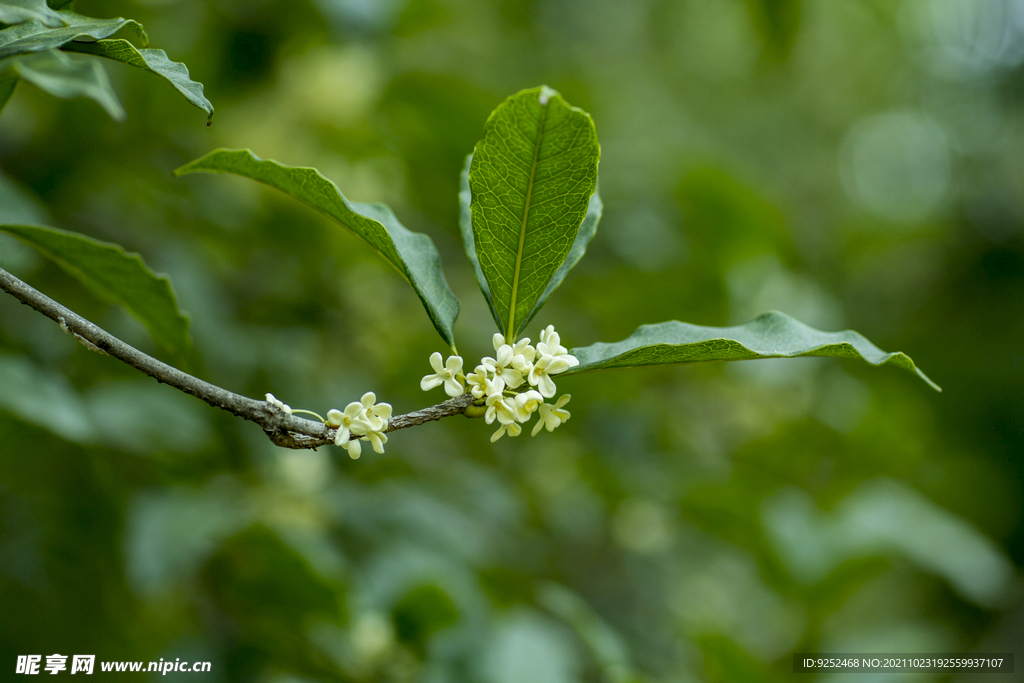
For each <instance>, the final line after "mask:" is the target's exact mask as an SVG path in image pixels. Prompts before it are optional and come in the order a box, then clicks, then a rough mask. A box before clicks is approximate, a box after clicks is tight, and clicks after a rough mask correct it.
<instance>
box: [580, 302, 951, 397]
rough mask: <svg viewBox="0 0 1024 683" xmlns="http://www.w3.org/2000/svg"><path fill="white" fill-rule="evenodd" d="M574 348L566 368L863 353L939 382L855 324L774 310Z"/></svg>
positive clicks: (667, 326) (652, 328)
mask: <svg viewBox="0 0 1024 683" xmlns="http://www.w3.org/2000/svg"><path fill="white" fill-rule="evenodd" d="M569 353H571V354H572V355H573V356H575V357H576V358H577V359H578V360H579V362H580V364H579V365H577V366H576V367H574V368H571V369H569V370H568V371H567V372H565V373H564V374H566V375H569V374H577V373H581V372H590V371H592V370H607V369H610V368H627V367H636V366H641V365H664V364H669V363H701V362H706V361H714V360H753V359H757V358H796V357H798V356H827V357H833V358H861V359H863V360H865V361H867V362H868V363H870V364H871V365H893V366H895V367H897V368H902V369H904V370H908V371H910V372H913V373H915V374H916V375H917V376H918V377H920V378H921V379H923V380H924V381H925V382H927V383H928V385H929V386H930V387H932V388H933V389H935V390H936V391H942V389H940V388H939V386H938V385H937V384H935V382H933V381H931V380H930V379H928V377H927V376H926V375H925V374H924V373H923V372H921V371H920V370H919V369H918V368H917V366H916V365H914V361H912V360H910V357H909V356H907V355H905V354H903V353H898V352H897V353H886V352H884V351H882V350H881V349H879V348H878V347H877V346H875V345H874V344H872V343H871V342H869V341H868V340H867V339H865V338H864V337H863V336H862V335H860V334H859V333H857V332H853V331H852V330H846V331H844V332H821V331H819V330H816V329H814V328H812V327H808V326H807V325H804V324H803V323H801V322H798V321H796V320H794V319H793V318H791V317H789V316H788V315H785V314H783V313H779V312H777V311H771V312H769V313H762V314H761V315H759V316H758V317H756V318H754V319H753V320H751V321H750V322H749V323H747V324H745V325H739V326H737V327H701V326H700V325H690V324H688V323H681V322H678V321H675V320H673V321H671V322H665V323H659V324H657V325H642V326H641V327H639V328H638V329H637V331H636V332H634V333H633V334H632V335H630V336H629V337H628V338H626V339H624V340H623V341H620V342H617V343H614V344H605V343H598V344H592V345H590V346H586V347H583V348H579V349H572V350H571V351H570V352H569Z"/></svg>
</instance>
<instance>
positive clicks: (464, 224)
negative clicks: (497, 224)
mask: <svg viewBox="0 0 1024 683" xmlns="http://www.w3.org/2000/svg"><path fill="white" fill-rule="evenodd" d="M472 163H473V154H472V152H471V153H469V154H467V155H466V163H465V164H463V165H462V178H461V182H460V183H459V229H460V230H461V231H462V246H463V247H464V248H465V250H466V256H468V257H469V262H470V263H471V264H473V272H474V273H476V282H477V284H478V285H480V291H481V292H482V293H483V295H484V299H486V300H487V306H488V307H489V308H490V309H491V315H492V316H493V317H494V322H495V323H496V324H497V325H498V329H502V326H501V316H500V315H498V309H496V308H495V307H494V300H493V299H491V287H490V285H488V284H487V278H485V277H484V271H482V270H481V269H480V259H478V258H477V256H476V240H475V239H474V238H473V215H472V212H471V211H470V205H471V204H472V200H473V193H472V192H471V191H470V189H469V167H470V165H471V164H472Z"/></svg>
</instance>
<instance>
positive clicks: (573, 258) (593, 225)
mask: <svg viewBox="0 0 1024 683" xmlns="http://www.w3.org/2000/svg"><path fill="white" fill-rule="evenodd" d="M472 163H473V155H472V153H470V154H467V155H466V163H465V164H463V166H462V179H461V183H460V185H459V227H460V228H461V230H462V244H463V246H464V247H465V249H466V256H468V257H469V261H470V263H472V264H473V272H474V273H476V281H477V284H479V285H480V291H481V292H483V295H484V298H485V299H486V300H487V305H488V307H490V309H491V315H492V316H493V317H494V322H495V323H497V324H498V327H499V328H501V327H502V322H501V316H499V315H498V311H497V309H496V308H495V307H494V302H493V301H492V300H491V288H490V286H489V285H488V284H487V278H485V277H484V272H483V271H482V270H481V269H480V260H479V259H478V258H477V255H476V241H475V239H474V238H473V215H472V212H471V210H470V206H471V204H472V199H473V193H472V191H471V190H470V189H469V167H470V165H471V164H472ZM603 210H604V205H603V204H602V203H601V197H600V196H598V193H597V190H596V189H595V190H594V194H593V195H591V197H590V203H589V204H588V206H587V215H586V217H585V218H584V219H583V225H581V226H580V230H579V232H578V233H576V240H575V241H574V242H573V243H572V248H571V249H569V254H568V256H566V257H565V261H564V262H563V263H562V265H561V266H559V268H558V270H557V271H555V274H554V276H552V278H551V281H550V282H548V286H547V288H545V289H544V293H543V294H541V295H540V298H538V299H537V303H535V304H534V305H533V309H532V310H531V311H530V313H529V314H528V315H527V316H526V319H525V320H523V324H522V325H521V326H520V329H522V328H523V327H525V326H526V325H527V323H529V322H530V321H531V320H532V319H533V316H535V315H537V311H539V310H540V308H541V306H543V305H544V303H545V302H546V301H547V300H548V297H549V296H551V293H552V292H554V291H555V290H556V289H557V288H558V285H560V284H562V280H564V279H565V276H566V275H568V274H569V271H570V270H572V269H573V267H574V266H575V265H576V264H577V263H579V261H580V259H581V258H583V254H585V253H586V251H587V246H588V245H589V244H590V240H592V239H593V238H594V235H595V234H596V233H597V224H598V222H599V221H600V220H601V213H602V211H603Z"/></svg>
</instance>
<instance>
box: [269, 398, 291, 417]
mask: <svg viewBox="0 0 1024 683" xmlns="http://www.w3.org/2000/svg"><path fill="white" fill-rule="evenodd" d="M267 403H269V404H270V405H272V406H274V407H275V408H277V409H278V410H280V411H281V412H282V413H287V414H288V415H291V414H292V409H291V407H290V406H289V405H288V404H286V403H283V402H282V401H279V400H278V399H276V398H274V395H273V394H267Z"/></svg>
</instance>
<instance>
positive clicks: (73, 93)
mask: <svg viewBox="0 0 1024 683" xmlns="http://www.w3.org/2000/svg"><path fill="white" fill-rule="evenodd" d="M8 69H9V70H10V71H12V72H13V73H15V74H17V75H18V76H20V77H21V78H24V79H25V80H26V81H28V82H29V83H32V84H33V85H36V86H37V87H39V88H40V89H42V90H45V91H46V92H48V93H50V94H51V95H54V96H55V97H88V98H90V99H93V100H95V101H96V102H98V103H99V104H100V106H102V107H103V108H104V109H106V110H107V113H108V114H110V115H111V116H112V117H113V118H115V119H118V120H120V119H123V118H124V109H122V108H121V103H120V102H118V101H117V94H116V93H115V92H114V89H113V88H112V87H111V86H110V79H109V78H107V72H106V71H104V70H103V67H102V66H100V65H99V63H97V62H95V61H93V60H91V59H72V58H71V57H69V56H68V55H66V54H64V53H63V52H60V51H59V50H45V51H43V52H32V53H29V54H25V55H18V56H17V57H8V58H6V59H0V73H3V72H4V71H6V70H8Z"/></svg>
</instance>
